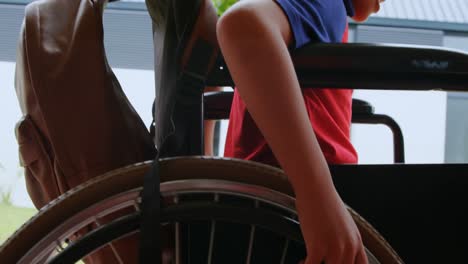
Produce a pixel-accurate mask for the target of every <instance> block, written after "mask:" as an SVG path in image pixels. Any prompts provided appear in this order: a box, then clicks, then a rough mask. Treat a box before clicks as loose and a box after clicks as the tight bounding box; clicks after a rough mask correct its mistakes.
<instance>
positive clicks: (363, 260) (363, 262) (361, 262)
mask: <svg viewBox="0 0 468 264" xmlns="http://www.w3.org/2000/svg"><path fill="white" fill-rule="evenodd" d="M354 263H355V264H368V260H367V255H366V251H365V250H364V247H361V250H360V251H359V252H358V254H357V255H356V261H355V262H354Z"/></svg>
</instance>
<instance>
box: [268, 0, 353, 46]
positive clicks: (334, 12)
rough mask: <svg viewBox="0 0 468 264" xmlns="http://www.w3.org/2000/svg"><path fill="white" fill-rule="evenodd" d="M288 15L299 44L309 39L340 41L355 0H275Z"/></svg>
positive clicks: (295, 39)
mask: <svg viewBox="0 0 468 264" xmlns="http://www.w3.org/2000/svg"><path fill="white" fill-rule="evenodd" d="M276 2H277V3H278V4H279V5H280V6H281V8H282V9H283V11H284V13H285V14H286V16H287V17H288V20H289V24H290V26H291V29H292V32H293V35H294V43H293V44H292V45H291V48H299V47H301V46H303V45H305V44H307V43H310V42H325V43H335V42H336V43H338V42H341V40H342V38H343V33H344V31H345V29H346V26H347V23H348V21H347V19H348V18H347V17H348V16H353V15H354V9H353V5H352V0H276Z"/></svg>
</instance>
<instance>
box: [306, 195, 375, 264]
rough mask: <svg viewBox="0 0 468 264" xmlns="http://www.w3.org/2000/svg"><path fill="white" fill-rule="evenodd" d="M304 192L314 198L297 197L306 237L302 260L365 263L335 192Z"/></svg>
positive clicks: (354, 228) (358, 239) (309, 262)
mask: <svg viewBox="0 0 468 264" xmlns="http://www.w3.org/2000/svg"><path fill="white" fill-rule="evenodd" d="M307 196H308V197H312V196H314V198H313V199H310V198H309V199H308V198H305V197H301V199H297V201H298V202H297V208H298V211H299V215H300V221H301V228H302V232H303V234H304V239H305V241H307V244H306V247H307V259H306V262H305V264H319V263H322V262H324V263H326V264H346V263H349V264H367V263H368V262H367V256H366V253H365V250H364V246H363V244H362V240H361V235H360V233H359V230H358V229H357V226H356V224H355V223H354V220H353V219H352V217H351V215H350V214H349V212H348V210H347V209H346V207H345V205H344V204H343V202H342V201H341V199H340V198H339V196H338V195H337V194H336V192H335V195H329V194H326V195H325V194H324V195H317V193H315V194H307ZM317 196H322V197H317ZM304 198H305V199H304ZM299 201H300V202H299Z"/></svg>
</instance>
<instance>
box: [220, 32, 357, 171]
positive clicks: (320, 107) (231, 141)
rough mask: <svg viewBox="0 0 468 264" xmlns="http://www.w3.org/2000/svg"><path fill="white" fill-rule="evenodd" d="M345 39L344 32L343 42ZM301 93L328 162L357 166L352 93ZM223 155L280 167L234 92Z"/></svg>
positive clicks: (335, 90) (346, 36) (343, 90)
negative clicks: (351, 128)
mask: <svg viewBox="0 0 468 264" xmlns="http://www.w3.org/2000/svg"><path fill="white" fill-rule="evenodd" d="M347 40H348V31H347V30H346V31H345V33H344V36H343V42H347ZM302 92H303V97H304V102H305V105H306V108H307V112H308V114H309V119H310V122H311V123H312V127H313V128H314V131H315V135H316V137H317V140H318V142H319V144H320V147H321V149H322V151H323V154H324V155H325V158H326V160H327V162H328V163H330V164H340V163H341V164H342V163H356V162H357V153H356V151H355V149H354V147H353V146H352V144H351V141H350V127H351V109H352V93H353V91H352V90H351V89H303V90H302ZM291 151H294V150H293V149H292V150H291ZM224 156H226V157H233V158H240V159H245V160H253V161H258V162H262V163H266V164H270V165H273V166H279V164H278V162H277V161H276V159H275V157H274V155H273V152H272V151H271V149H270V147H269V146H268V144H267V142H266V140H265V139H264V138H263V136H262V134H261V133H260V131H259V129H258V128H257V126H256V125H255V122H254V121H253V119H252V117H251V116H250V114H249V113H248V112H247V109H246V107H245V104H244V102H242V100H241V98H240V96H239V94H238V93H237V90H235V91H234V99H233V101H232V108H231V114H230V121H229V127H228V133H227V138H226V145H225V150H224Z"/></svg>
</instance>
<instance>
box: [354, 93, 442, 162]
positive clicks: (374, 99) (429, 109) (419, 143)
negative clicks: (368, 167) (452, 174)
mask: <svg viewBox="0 0 468 264" xmlns="http://www.w3.org/2000/svg"><path fill="white" fill-rule="evenodd" d="M354 97H355V98H359V99H364V100H366V101H368V102H370V103H371V104H372V105H373V106H374V107H375V113H378V114H386V115H389V116H391V117H392V118H394V119H395V121H396V122H397V123H398V124H399V125H400V127H401V129H402V131H403V136H404V140H405V154H406V162H407V163H441V162H443V161H444V148H445V116H446V102H447V99H446V97H447V95H446V93H444V92H413V91H404V92H403V91H363V90H356V91H355V94H354ZM351 138H352V141H353V144H354V146H355V147H356V149H357V150H358V153H359V162H360V163H366V164H369V163H392V162H393V146H392V142H393V141H392V134H391V132H390V130H389V129H388V128H387V127H384V126H381V125H353V127H352V136H351Z"/></svg>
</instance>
